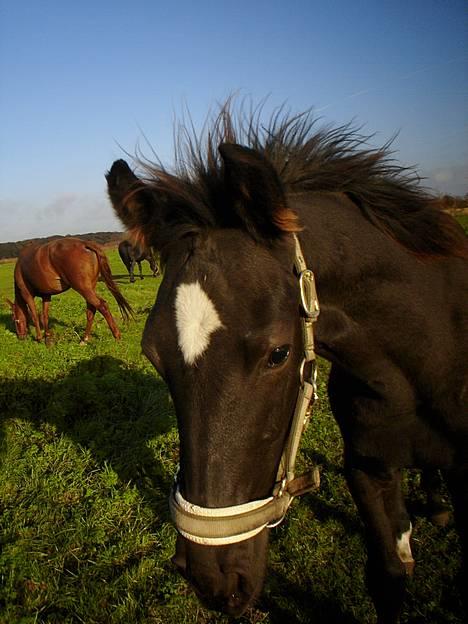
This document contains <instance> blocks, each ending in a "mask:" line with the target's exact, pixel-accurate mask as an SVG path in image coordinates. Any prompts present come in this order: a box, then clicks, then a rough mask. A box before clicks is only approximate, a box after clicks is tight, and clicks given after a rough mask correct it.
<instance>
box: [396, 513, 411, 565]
mask: <svg viewBox="0 0 468 624" xmlns="http://www.w3.org/2000/svg"><path fill="white" fill-rule="evenodd" d="M412 530H413V527H412V525H411V522H410V527H409V529H408V530H407V531H405V533H402V534H401V535H400V537H397V553H398V556H399V557H400V559H401V561H402V562H403V563H413V562H414V559H413V554H412V552H411V546H410V537H411V531H412Z"/></svg>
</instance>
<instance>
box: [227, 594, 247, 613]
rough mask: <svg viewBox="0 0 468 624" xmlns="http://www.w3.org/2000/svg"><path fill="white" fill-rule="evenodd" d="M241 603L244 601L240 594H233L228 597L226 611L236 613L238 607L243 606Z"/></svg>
mask: <svg viewBox="0 0 468 624" xmlns="http://www.w3.org/2000/svg"><path fill="white" fill-rule="evenodd" d="M243 602H244V601H243V599H242V598H241V596H240V594H238V593H237V592H234V593H232V594H231V595H230V596H229V598H228V599H227V603H226V604H227V607H228V609H232V610H234V611H237V609H239V607H240V606H243Z"/></svg>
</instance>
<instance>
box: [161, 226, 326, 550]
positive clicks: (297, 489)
mask: <svg viewBox="0 0 468 624" xmlns="http://www.w3.org/2000/svg"><path fill="white" fill-rule="evenodd" d="M294 242H295V258H294V269H295V271H296V274H297V276H298V281H299V289H300V294H301V311H302V313H301V326H302V341H303V348H304V353H303V359H302V362H301V365H300V367H299V381H300V385H299V392H298V395H297V399H296V405H295V408H294V415H293V419H292V423H291V428H290V431H289V435H288V438H287V440H286V443H285V446H284V448H283V453H282V455H281V459H280V463H279V467H278V472H277V475H276V482H275V485H274V487H273V492H272V494H271V496H269V497H268V498H263V499H260V500H255V501H251V502H248V503H242V504H241V505H233V506H231V507H216V508H212V507H200V506H198V505H194V504H193V503H190V502H189V501H187V500H185V498H184V497H183V496H182V494H181V493H180V490H179V485H178V482H177V475H176V478H175V481H174V486H173V488H172V492H171V495H170V498H169V508H170V511H171V516H172V519H173V521H174V523H175V525H176V527H177V530H178V531H179V533H180V534H181V535H183V536H184V537H186V538H187V539H188V540H190V541H192V542H196V543H197V544H203V545H206V546H222V545H225V544H234V543H236V542H242V541H244V540H247V539H249V538H251V537H253V536H254V535H257V534H258V533H260V532H261V531H262V530H263V529H264V528H272V527H275V526H277V525H278V524H280V523H281V521H282V520H283V518H284V516H285V515H286V512H287V510H288V508H289V505H290V504H291V503H292V501H293V499H294V497H295V496H299V495H301V494H304V493H305V492H308V491H310V490H313V489H316V488H318V486H319V483H320V476H319V471H318V468H317V467H316V466H315V467H314V468H313V469H312V470H311V471H310V472H309V473H306V474H305V475H302V476H301V477H296V476H295V474H294V466H295V463H296V456H297V451H298V449H299V442H300V440H301V436H302V434H303V432H304V430H305V428H306V426H307V424H308V422H309V419H310V415H311V411H312V406H313V404H314V401H315V400H316V399H317V367H316V357H315V349H314V332H313V323H314V322H315V321H316V320H317V317H318V315H319V312H320V308H319V303H318V299H317V292H316V288H315V279H314V274H313V273H312V271H311V270H310V269H308V268H307V265H306V262H305V260H304V255H303V253H302V249H301V245H300V243H299V239H298V238H297V236H296V235H294Z"/></svg>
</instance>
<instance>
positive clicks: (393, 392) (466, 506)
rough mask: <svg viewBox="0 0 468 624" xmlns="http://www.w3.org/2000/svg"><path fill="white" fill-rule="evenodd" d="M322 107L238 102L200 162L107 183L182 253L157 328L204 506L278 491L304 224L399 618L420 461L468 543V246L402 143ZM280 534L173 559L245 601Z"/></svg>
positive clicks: (355, 457)
mask: <svg viewBox="0 0 468 624" xmlns="http://www.w3.org/2000/svg"><path fill="white" fill-rule="evenodd" d="M309 122H310V120H309V118H308V116H307V115H305V116H304V115H303V116H299V117H297V118H294V119H292V120H288V119H286V118H284V119H281V118H280V117H276V118H274V119H273V122H272V124H271V125H270V127H269V128H267V129H265V130H264V131H263V130H261V128H262V126H260V124H259V123H255V120H253V121H252V120H247V121H245V120H243V119H241V121H240V123H239V124H238V126H235V124H234V121H233V119H232V117H231V116H230V113H229V111H226V110H223V111H222V113H221V115H220V117H219V118H218V120H217V122H216V123H215V126H214V128H213V129H212V130H211V131H210V133H211V134H210V137H209V139H208V142H207V143H208V145H207V152H206V155H205V156H204V157H203V158H202V157H200V153H201V151H200V145H201V143H200V142H197V141H196V140H195V141H194V142H193V143H190V144H189V145H188V152H189V153H188V155H186V158H185V159H184V162H189V163H190V167H186V168H184V167H179V169H178V170H177V171H176V172H175V173H169V172H167V171H165V170H163V169H161V168H157V167H154V168H153V170H152V171H150V172H149V173H150V176H145V180H146V182H145V183H143V182H141V181H139V180H138V178H136V177H135V175H134V174H133V173H132V172H131V171H130V169H129V168H128V166H127V165H126V163H125V162H123V161H117V162H116V163H114V165H113V167H112V169H111V171H110V172H109V174H108V176H107V179H108V185H109V194H110V198H111V201H112V202H113V205H114V208H115V210H116V212H117V214H118V215H119V216H120V218H121V219H122V220H123V222H124V223H125V225H126V226H127V228H128V229H129V230H130V231H131V233H132V234H133V235H134V236H137V237H140V238H142V239H143V240H144V241H146V243H147V244H151V245H153V246H154V247H155V248H156V249H158V250H160V251H161V252H162V259H163V261H164V262H165V276H164V279H163V282H162V284H161V287H160V290H159V293H158V297H157V300H156V304H155V306H154V308H153V311H152V312H151V314H150V316H149V318H148V321H147V324H146V328H145V332H144V336H143V342H142V345H143V349H144V352H145V353H146V354H147V356H148V357H149V359H150V360H151V361H152V362H153V363H154V365H155V367H156V368H157V370H158V371H159V372H160V374H161V375H162V376H163V377H164V379H165V380H166V381H167V383H168V385H169V388H170V391H171V394H172V397H173V400H174V405H175V408H176V413H177V418H178V425H179V434H180V473H179V475H178V483H179V489H180V492H181V494H182V495H183V497H184V498H185V500H186V501H189V502H190V503H191V504H194V505H196V506H199V507H200V508H203V509H206V508H224V507H229V506H236V505H240V504H242V503H246V502H248V501H256V500H258V499H264V498H265V497H268V496H269V495H270V494H271V493H272V491H273V486H274V482H275V475H276V471H277V467H278V462H279V458H280V455H281V452H282V447H283V444H284V442H285V439H286V436H287V432H288V427H289V426H290V423H291V417H292V412H293V409H294V404H295V400H296V395H297V390H298V383H299V381H298V369H299V365H300V362H301V357H302V349H303V347H302V336H301V326H300V319H299V317H300V305H299V289H298V285H297V279H296V276H295V275H294V271H293V256H294V244H293V236H292V234H293V233H294V232H295V233H297V236H298V238H299V241H300V243H301V246H302V249H303V252H304V256H305V258H306V261H307V265H308V267H310V268H311V269H312V270H313V271H314V273H315V277H316V283H317V290H318V296H319V300H320V306H321V312H320V316H319V319H318V322H317V323H316V329H315V333H316V348H317V352H318V354H319V355H321V356H323V357H324V358H326V359H328V360H329V361H330V362H331V363H332V368H331V375H330V380H329V395H330V401H331V405H332V409H333V413H334V416H335V418H336V419H337V421H338V423H339V426H340V428H341V432H342V435H343V440H344V447H345V457H344V465H345V473H346V478H347V481H348V484H349V487H350V490H351V492H352V495H353V497H354V500H355V502H356V504H357V507H358V510H359V513H360V515H361V518H362V520H363V522H364V524H365V529H366V538H367V545H368V568H367V582H368V588H369V591H370V593H371V595H372V598H373V600H374V604H375V606H376V610H377V614H378V620H379V622H382V623H383V622H389V623H390V622H395V621H397V619H398V616H399V612H400V609H401V605H402V601H403V597H404V588H405V579H406V576H407V574H408V572H409V571H410V570H411V568H412V565H413V560H412V556H411V551H410V545H409V537H410V533H411V524H410V519H409V516H408V513H407V511H406V508H405V505H404V501H403V498H402V493H401V487H400V474H401V470H402V469H403V468H405V467H419V468H423V469H425V470H427V471H428V474H431V471H434V470H436V469H442V470H443V471H444V474H445V475H446V476H447V481H448V485H449V488H450V491H451V494H452V500H453V504H454V509H455V518H456V521H457V526H458V528H459V531H460V535H461V539H462V544H463V547H464V549H465V554H466V541H467V535H466V532H467V528H468V411H467V398H468V396H467V394H468V385H467V383H468V379H467V363H468V359H467V352H468V348H467V347H468V345H467V340H468V337H467V331H466V329H467V328H466V323H467V318H468V311H467V300H466V292H467V286H468V270H467V268H468V265H467V258H468V249H467V243H466V238H465V236H464V234H463V232H462V231H461V229H459V228H458V226H457V225H456V223H455V222H454V221H453V220H452V219H451V218H450V217H449V216H447V215H445V214H443V213H441V212H440V211H439V210H438V209H437V208H436V207H435V206H434V205H433V204H432V203H431V198H430V197H429V196H427V195H426V194H425V193H424V192H423V191H421V190H420V189H419V187H418V185H417V179H416V176H415V175H414V174H411V173H409V172H408V171H406V170H404V169H403V168H399V167H398V166H397V165H395V164H393V162H392V161H391V160H390V159H389V158H388V157H387V154H386V152H385V150H382V151H380V150H363V149H362V137H360V136H359V135H355V134H353V133H352V132H351V131H350V130H349V129H348V128H346V127H345V128H339V129H337V130H329V131H325V132H321V133H320V132H319V133H317V134H314V133H312V131H311V128H312V124H310V123H309ZM219 144H220V148H219V153H220V155H221V158H219V155H218V154H217V147H218V145H219ZM239 144H242V145H239ZM244 146H246V147H244ZM180 160H181V159H179V162H180ZM151 175H152V176H153V181H152V182H151V181H150V182H148V180H149V179H151ZM267 533H268V532H267V530H263V531H261V532H260V533H258V534H257V535H255V536H254V537H252V538H250V539H247V540H244V541H240V542H238V543H234V544H231V545H222V546H218V545H216V546H215V545H206V543H203V544H200V543H197V542H196V541H194V540H191V539H187V538H186V537H183V536H182V535H179V536H178V541H177V554H176V557H175V562H176V563H177V565H178V566H179V568H180V570H181V571H182V573H183V574H184V575H185V576H186V577H187V578H189V580H190V581H191V582H192V583H193V585H194V586H195V588H196V589H197V591H198V593H199V595H200V596H201V597H202V598H203V599H204V600H205V601H207V602H208V603H209V604H212V605H214V606H217V607H218V608H220V609H222V610H224V611H226V612H228V613H231V614H239V613H241V612H242V611H243V610H244V609H245V608H246V606H247V605H248V604H250V602H251V600H252V597H254V596H255V595H256V594H258V592H259V591H260V589H261V586H262V583H263V578H264V574H265V566H266V550H267V541H268V538H267Z"/></svg>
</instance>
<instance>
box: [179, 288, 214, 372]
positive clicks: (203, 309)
mask: <svg viewBox="0 0 468 624" xmlns="http://www.w3.org/2000/svg"><path fill="white" fill-rule="evenodd" d="M175 313H176V326H177V336H178V341H179V347H180V350H181V351H182V355H183V356H184V360H185V362H186V363H187V364H193V363H194V362H195V360H196V359H197V358H199V357H200V355H202V353H204V351H206V349H207V347H208V345H209V343H210V336H211V334H212V333H213V332H215V331H216V330H217V329H220V328H222V327H223V324H222V323H221V321H220V319H219V316H218V313H217V312H216V308H215V307H214V304H213V302H212V301H211V299H210V298H209V297H208V295H207V294H206V292H205V291H204V290H203V288H202V287H201V286H200V284H199V282H193V283H192V284H181V285H180V286H179V287H178V288H177V294H176V298H175Z"/></svg>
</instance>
